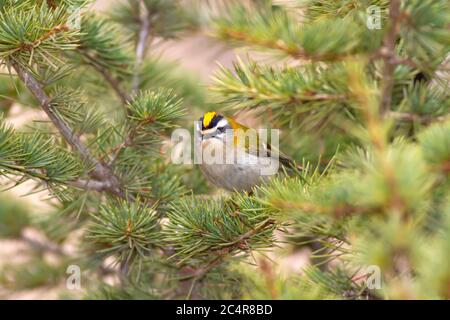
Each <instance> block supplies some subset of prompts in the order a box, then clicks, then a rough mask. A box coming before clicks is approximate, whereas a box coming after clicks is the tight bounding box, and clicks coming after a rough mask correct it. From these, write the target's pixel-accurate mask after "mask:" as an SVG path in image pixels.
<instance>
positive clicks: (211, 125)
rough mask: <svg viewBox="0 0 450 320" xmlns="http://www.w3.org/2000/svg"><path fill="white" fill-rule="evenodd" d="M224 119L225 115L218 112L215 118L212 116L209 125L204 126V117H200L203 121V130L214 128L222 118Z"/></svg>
mask: <svg viewBox="0 0 450 320" xmlns="http://www.w3.org/2000/svg"><path fill="white" fill-rule="evenodd" d="M222 119H223V116H221V115H219V114H217V115H215V116H214V118H212V120H211V122H210V123H209V125H208V126H207V127H205V126H203V117H201V118H200V122H201V123H202V130H206V129H211V128H214V127H215V126H216V125H217V124H218V123H219V121H220V120H222Z"/></svg>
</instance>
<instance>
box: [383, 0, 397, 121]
mask: <svg viewBox="0 0 450 320" xmlns="http://www.w3.org/2000/svg"><path fill="white" fill-rule="evenodd" d="M389 20H390V24H391V25H390V28H389V30H388V31H387V33H386V35H385V37H384V39H383V47H382V48H381V50H380V54H381V57H382V58H383V60H384V69H383V86H382V91H381V92H382V93H381V104H380V112H381V114H382V115H386V113H387V112H388V111H389V110H390V108H391V102H392V88H393V87H394V70H395V67H396V66H397V64H398V59H397V57H396V53H395V41H396V39H397V34H398V32H399V27H400V25H399V22H400V0H391V1H390V3H389Z"/></svg>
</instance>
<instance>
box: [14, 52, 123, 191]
mask: <svg viewBox="0 0 450 320" xmlns="http://www.w3.org/2000/svg"><path fill="white" fill-rule="evenodd" d="M10 65H11V67H12V68H13V69H14V70H15V71H16V72H17V75H18V76H19V78H20V80H22V82H23V83H24V84H25V86H26V87H27V88H28V89H29V90H30V91H31V93H32V94H33V96H34V97H35V98H36V99H37V100H38V101H39V103H40V105H41V108H42V110H43V111H44V112H45V113H46V114H47V116H48V117H49V118H50V120H51V121H52V123H53V125H54V126H55V127H56V128H57V129H58V131H59V132H60V134H61V135H62V137H63V138H64V140H65V141H66V142H67V143H68V144H69V145H70V146H71V147H72V149H73V150H74V151H76V152H77V153H78V154H79V156H80V157H81V159H82V160H84V161H86V162H88V163H91V164H93V165H94V170H93V171H92V172H91V175H92V177H93V178H94V179H97V180H99V181H101V182H102V183H103V184H104V185H103V188H102V190H105V191H108V192H109V193H111V194H114V195H116V196H119V197H121V198H127V197H126V195H125V193H124V192H123V190H122V188H121V186H120V183H119V180H118V178H117V177H116V176H115V175H114V173H113V172H112V170H111V168H110V167H108V166H107V165H105V164H103V163H101V162H100V161H98V159H96V158H95V157H94V156H93V155H92V154H91V152H90V151H89V150H88V149H87V148H86V146H85V145H84V144H83V143H82V142H81V140H80V137H79V136H77V135H76V134H75V132H73V130H72V129H71V128H70V127H69V126H68V125H67V124H66V123H65V122H64V121H63V120H62V119H60V118H59V117H58V116H57V115H56V113H55V112H54V111H53V110H52V107H51V99H50V98H49V97H48V96H47V94H46V93H45V91H44V89H43V86H42V84H41V83H39V81H37V80H36V79H35V78H34V77H33V76H32V75H31V74H30V73H29V72H28V71H27V70H25V69H24V68H23V67H22V66H21V65H20V64H19V63H17V62H16V61H15V60H10ZM80 186H81V185H80Z"/></svg>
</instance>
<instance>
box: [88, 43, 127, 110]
mask: <svg viewBox="0 0 450 320" xmlns="http://www.w3.org/2000/svg"><path fill="white" fill-rule="evenodd" d="M80 54H81V55H83V57H84V58H85V59H86V60H88V64H89V65H90V66H92V67H93V68H94V69H95V70H96V71H97V72H98V73H100V74H101V75H102V76H103V78H104V79H105V80H106V81H107V82H108V83H109V85H110V86H111V88H112V89H113V90H114V92H115V93H116V94H117V96H118V97H119V98H120V100H121V101H122V103H123V104H124V105H126V104H127V103H128V101H130V100H131V99H130V96H129V95H128V93H126V92H125V91H123V90H122V88H121V87H120V84H119V81H118V80H117V79H116V78H114V77H113V75H112V74H111V73H109V71H108V70H106V69H105V68H103V67H101V66H99V65H98V63H97V62H96V61H95V59H94V58H93V57H91V56H90V55H88V54H87V53H84V52H81V51H80Z"/></svg>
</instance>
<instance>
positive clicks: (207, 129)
mask: <svg viewBox="0 0 450 320" xmlns="http://www.w3.org/2000/svg"><path fill="white" fill-rule="evenodd" d="M252 134H253V135H254V137H256V139H253V141H252V139H251V136H252ZM249 137H250V138H249ZM196 148H197V154H201V155H202V161H201V162H200V168H201V170H202V172H203V174H204V175H205V176H206V178H207V179H208V180H209V181H210V182H212V183H213V184H214V185H216V186H218V187H220V188H223V189H226V190H229V191H247V192H251V189H252V187H254V186H257V185H259V184H261V183H262V182H264V181H267V180H268V179H269V178H270V177H271V176H272V175H274V174H276V173H277V171H278V169H279V164H281V165H283V166H285V167H291V168H295V169H297V170H301V167H299V166H297V165H296V164H295V163H294V162H293V161H292V160H291V159H290V158H288V157H287V156H285V155H283V154H281V153H280V152H279V151H278V150H276V149H275V148H273V147H272V146H271V145H270V144H268V143H264V142H262V141H260V137H259V136H258V134H257V133H256V130H254V129H250V128H248V127H246V126H244V125H242V124H240V123H238V122H236V121H235V120H233V119H232V118H229V117H225V116H223V115H220V114H218V113H216V112H207V113H205V114H204V115H203V117H201V118H200V120H199V122H198V125H197V128H196ZM227 148H228V149H227ZM230 151H232V153H233V154H234V156H233V158H232V160H233V161H231V162H230V161H229V160H226V154H227V152H230ZM211 154H213V155H215V156H216V158H215V160H214V161H209V162H208V161H205V156H207V155H211ZM218 154H220V155H221V156H217V155H218ZM217 159H219V160H221V161H217ZM206 160H207V159H206Z"/></svg>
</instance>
